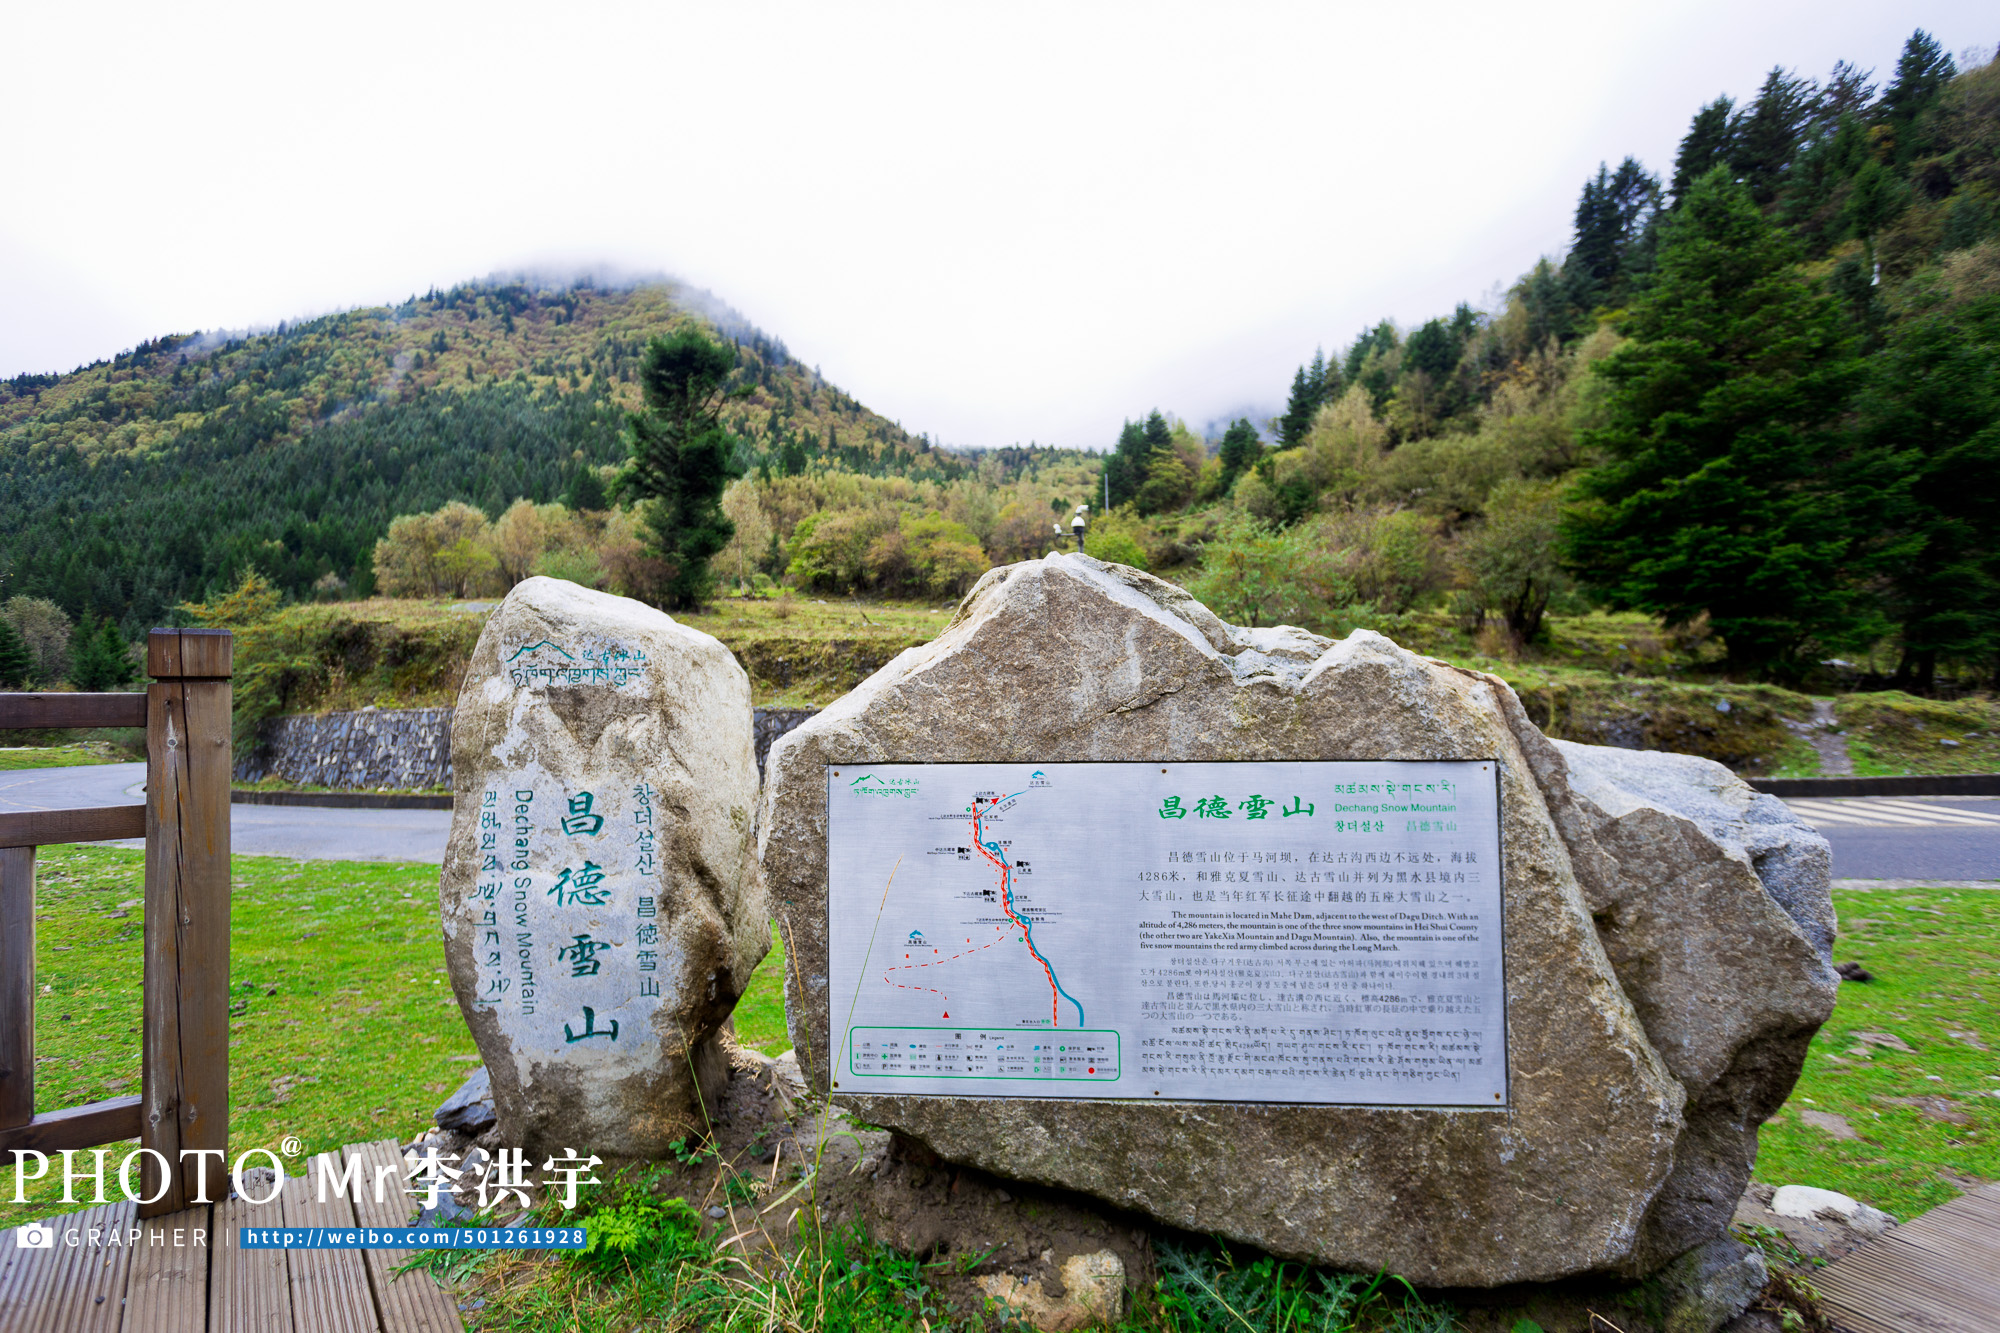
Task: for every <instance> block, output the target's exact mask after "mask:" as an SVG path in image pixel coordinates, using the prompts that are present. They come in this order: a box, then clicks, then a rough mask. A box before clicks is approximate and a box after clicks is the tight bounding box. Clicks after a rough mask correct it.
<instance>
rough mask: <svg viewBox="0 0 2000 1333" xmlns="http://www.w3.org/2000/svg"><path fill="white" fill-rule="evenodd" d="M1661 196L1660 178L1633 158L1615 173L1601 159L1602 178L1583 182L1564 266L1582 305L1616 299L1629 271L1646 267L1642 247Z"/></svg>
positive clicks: (1599, 176)
mask: <svg viewBox="0 0 2000 1333" xmlns="http://www.w3.org/2000/svg"><path fill="white" fill-rule="evenodd" d="M1659 195H1660V182H1659V178H1658V177H1656V176H1654V175H1653V174H1652V173H1651V172H1649V171H1647V170H1646V169H1645V168H1644V167H1642V166H1640V165H1639V163H1638V161H1637V160H1636V159H1634V158H1630V157H1628V158H1626V159H1625V160H1624V161H1623V162H1620V163H1619V164H1618V170H1617V171H1616V172H1613V171H1612V170H1611V169H1610V168H1609V167H1606V166H1605V165H1604V164H1602V163H1599V164H1598V167H1597V178H1596V179H1595V180H1590V181H1585V182H1584V184H1583V194H1582V196H1581V197H1580V198H1579V199H1578V200H1577V204H1576V226H1575V231H1574V233H1573V236H1572V240H1571V242H1570V252H1569V258H1568V259H1567V260H1566V261H1564V264H1563V268H1564V272H1565V275H1566V276H1568V277H1570V278H1571V280H1572V282H1573V284H1574V286H1575V288H1576V291H1577V295H1578V298H1579V304H1581V305H1585V306H1589V305H1596V304H1598V303H1601V302H1605V301H1611V300H1615V299H1617V297H1618V296H1620V295H1621V294H1622V293H1623V289H1624V287H1625V285H1626V283H1625V279H1626V278H1627V277H1628V270H1634V269H1643V267H1644V263H1643V262H1642V255H1641V251H1642V248H1643V246H1644V243H1645V239H1646V236H1647V232H1648V228H1649V227H1650V226H1651V224H1652V219H1653V214H1654V212H1655V211H1656V210H1657V208H1658V206H1659Z"/></svg>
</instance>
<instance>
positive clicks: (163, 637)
mask: <svg viewBox="0 0 2000 1333" xmlns="http://www.w3.org/2000/svg"><path fill="white" fill-rule="evenodd" d="M234 654H235V640H234V638H233V637H232V636H231V635H230V633H229V631H228V630H226V629H156V630H154V631H153V632H152V633H150V634H148V635H147V636H146V674H147V675H149V676H151V677H152V678H153V679H155V680H227V679H229V675H230V670H231V663H232V659H233V657H234Z"/></svg>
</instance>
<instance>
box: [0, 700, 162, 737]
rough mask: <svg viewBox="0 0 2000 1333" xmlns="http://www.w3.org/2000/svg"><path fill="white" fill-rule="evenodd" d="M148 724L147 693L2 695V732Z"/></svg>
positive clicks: (0, 719) (0, 706) (0, 705)
mask: <svg viewBox="0 0 2000 1333" xmlns="http://www.w3.org/2000/svg"><path fill="white" fill-rule="evenodd" d="M145 725H146V696H145V695H143V694H130V693H128V694H54V693H51V694H0V729H9V728H29V729H32V728H36V727H50V728H53V727H62V728H70V727H143V726H145Z"/></svg>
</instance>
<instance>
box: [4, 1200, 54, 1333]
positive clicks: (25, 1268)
mask: <svg viewBox="0 0 2000 1333" xmlns="http://www.w3.org/2000/svg"><path fill="white" fill-rule="evenodd" d="M51 1220H53V1221H57V1222H60V1221H62V1220H63V1219H62V1218H54V1219H51ZM19 1240H20V1236H19V1233H18V1232H17V1231H16V1230H15V1229H14V1228H13V1227H8V1228H6V1229H5V1230H0V1333H40V1329H41V1315H40V1311H41V1299H42V1293H43V1292H44V1291H46V1290H47V1289H48V1285H49V1283H50V1281H51V1280H52V1279H53V1278H54V1276H55V1271H56V1262H57V1259H58V1257H59V1256H60V1255H61V1254H62V1253H63V1252H62V1251H60V1250H24V1249H22V1248H20V1244H19Z"/></svg>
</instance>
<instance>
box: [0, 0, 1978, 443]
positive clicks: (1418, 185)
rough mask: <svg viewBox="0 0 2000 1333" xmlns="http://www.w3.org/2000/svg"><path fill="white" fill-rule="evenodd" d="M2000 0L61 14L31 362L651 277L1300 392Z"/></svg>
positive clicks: (964, 390) (1012, 406)
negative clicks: (1914, 39)
mask: <svg viewBox="0 0 2000 1333" xmlns="http://www.w3.org/2000/svg"><path fill="white" fill-rule="evenodd" d="M1919 25H1921V26H1923V27H1925V28H1927V29H1929V30H1930V31H1931V32H1932V33H1933V34H1935V35H1936V36H1937V37H1938V39H1939V40H1940V41H1941V42H1943V43H1944V44H1945V46H1946V47H1947V48H1948V49H1950V50H1952V51H1954V52H1957V51H1959V50H1961V49H1963V48H1965V47H1968V46H1972V45H1977V44H1991V43H1992V42H1993V41H1994V40H1995V39H1996V38H2000V20H1996V18H1995V15H1994V11H1993V10H1992V8H1990V6H1989V5H1987V4H1979V3H1971V2H1969V0H1927V2H1926V3H1921V4H1919V5H1916V6H1913V7H1912V8H1911V9H1907V10H1905V9H1903V8H1902V7H1901V6H1900V5H1890V4H1886V3H1880V2H1879V0H1878V2H1877V3H1873V4H1861V3H1850V2H1849V0H1812V2H1811V3H1803V2H1799V3H1794V2H1792V0H1785V2H1783V3H1756V2H1755V0H1748V2H1746V0H1695V2H1693V3H1684V4H1668V5H1617V4H1611V5H1607V4H1604V3H1603V2H1602V0H1589V2H1588V3H1581V2H1579V3H1558V2H1555V0H1544V2H1541V3H1534V4H1520V3H1517V4H1511V5H1495V4H1492V3H1490V2H1488V3H1418V4H1412V3H1401V4H1387V5H1385V4H1373V5H1368V6H1360V5H1342V4H1315V5H1279V4H1246V3H1240V2H1239V3H1222V2H1220V0H1216V2H1215V3H1210V4H1206V5H1198V6H1197V5H1179V4H1171V3H1162V0H1146V2H1145V3H1131V4H1110V3H1099V4H1091V3H1079V0H1067V2H1066V3H1059V4H1047V5H1044V4H1032V3H1008V4H1004V5H1003V4H988V5H970V4H954V3H945V4H940V3H937V2H936V0H928V2H926V3H918V4H907V5H904V4H886V3H873V4H845V5H843V4H828V3H813V4H798V5H789V4H776V3H773V4H755V5H752V4H737V5H732V4H715V3H712V2H711V3H704V4H700V5H680V4H662V3H652V4H626V3H595V4H590V3H585V4H578V3H571V4H564V5H551V4H547V3H537V4H532V5H524V4H514V5H509V4H493V3H480V4H476V5H475V4H453V5H444V4H411V3H408V0H400V2H399V3H393V4H377V3H347V4H342V5H337V6H336V5H272V4H269V3H268V2H265V3H258V4H254V5H250V4H246V5H235V6H231V5H214V4H201V3H196V4H189V5H160V4H156V3H148V4H145V5H109V6H105V5H93V6H78V5H54V4H43V5H33V6H27V5H24V6H20V7H18V8H16V9H14V10H13V11H11V12H10V14H9V17H8V20H7V29H8V31H7V38H6V54H5V67H6V75H5V77H4V78H0V126H4V127H5V130H6V134H5V138H6V142H7V148H8V157H9V162H8V166H7V168H6V170H5V173H4V176H0V180H4V182H5V183H4V185H0V375H11V374H14V373H17V372H20V371H43V370H67V369H70V368H72V367H74V366H76V365H78V364H80V363H83V362H87V361H90V360H93V359H95V358H97V357H100V356H106V355H109V354H111V353H114V352H116V351H119V350H121V349H123V348H127V347H130V346H132V345H133V344H134V343H136V342H138V341H139V340H141V339H143V338H148V337H153V336H156V335H158V334H162V333H167V332H182V331H189V330H193V329H197V328H200V329H213V328H241V327H245V326H253V325H268V324H272V323H275V322H276V321H278V320H280V319H295V318H297V317H299V316H302V315H309V314H316V313H322V312H325V311H328V310H333V309H338V308H342V307H347V306H354V305H370V304H377V303H381V302H385V301H389V300H395V299H400V298H402V297H403V296H406V295H408V294H410V293H411V292H413V291H422V290H423V289H425V288H427V287H429V286H431V285H433V284H436V285H439V286H446V285H449V284H451V283H453V282H456V281H461V280H464V279H468V278H476V277H480V276H483V275H485V274H488V273H491V272H493V271H495V270H500V269H508V268H515V267H520V266H534V267H538V268H542V269H551V268H564V267H567V266H571V265H603V264H609V265H615V266H618V267H620V268H624V269H628V270H634V269H636V270H665V271H668V272H671V273H674V274H677V275H680V276H682V277H684V278H686V279H688V280H690V281H692V282H695V283H697V284H699V285H702V286H705V287H708V288H710V289H711V290H713V291H714V292H715V293H716V294H717V295H718V296H720V297H722V298H723V299H724V300H726V301H728V302H729V303H730V304H732V305H734V306H736V307H737V308H738V309H740V310H742V311H743V312H744V314H746V315H747V316H749V318H750V319H752V320H753V321H754V322H756V323H757V324H759V325H760V326H762V327H763V328H764V329H765V330H766V331H767V332H770V333H772V334H775V335H777V336H779V337H781V338H783V339H784V340H785V341H786V342H787V343H788V344H789V345H790V347H791V349H792V351H793V353H794V354H795V355H797V356H799V357H800V358H801V359H803V360H805V361H806V362H808V363H817V364H818V365H819V366H820V367H821V369H822V370H823V371H824V373H825V374H826V375H827V376H828V377H829V378H831V379H832V380H833V381H835V382H836V383H838V384H840V385H842V386H843V387H844V388H846V389H847V390H848V391H850V392H852V393H853V394H855V395H856V396H857V397H859V398H860V399H861V400H862V401H863V402H865V403H867V404H868V405H869V406H871V407H873V408H875V409H876V410H878V411H881V412H883V413H884V414H886V415H888V416H890V417H893V418H895V419H897V420H899V421H901V422H902V423H903V425H904V426H906V427H908V428H909V429H911V430H913V431H916V430H927V431H929V432H931V433H932V434H933V435H934V436H937V437H941V438H942V439H944V440H945V441H947V442H949V443H954V444H973V445H994V444H1006V443H1011V442H1014V441H1021V442H1025V441H1027V440H1030V439H1035V440H1039V441H1041V442H1043V443H1049V442H1056V443H1060V444H1066V445H1085V446H1091V447H1102V446H1104V445H1107V444H1109V443H1110V442H1112V440H1113V439H1114V438H1115V436H1116V433H1117V429H1118V425H1119V422H1120V421H1121V420H1122V419H1123V418H1124V417H1127V416H1134V415H1138V414H1141V413H1143V412H1145V411H1147V410H1148V409H1150V408H1152V407H1155V406H1157V407H1160V408H1163V409H1165V410H1168V411H1171V412H1175V413H1178V414H1179V415H1181V416H1182V417H1184V418H1186V419H1187V420H1189V421H1190V422H1191V423H1193V424H1195V425H1196V426H1197V427H1199V426H1201V425H1202V424H1204V423H1205V422H1207V421H1209V420H1210V419H1212V418H1216V417H1220V416H1222V415H1224V414H1231V413H1234V412H1236V411H1238V410H1243V409H1258V410H1261V411H1263V412H1269V411H1271V410H1274V409H1275V408H1277V407H1278V406H1280V405H1281V404H1282V400H1283V395H1284V392H1285V389H1286V387H1287V386H1288V384H1289V382H1290V379H1291V374H1292V371H1293V369H1294V368H1295V367H1296V366H1297V364H1298V363H1299V362H1300V361H1302V360H1304V359H1306V358H1308V357H1310V356H1311V354H1312V351H1313V348H1314V346H1315V344H1320V343H1323V344H1325V345H1326V346H1327V347H1328V349H1329V350H1331V349H1332V348H1333V347H1334V346H1335V345H1336V344H1339V343H1342V342H1345V341H1346V340H1347V339H1348V338H1350V337H1351V336H1352V335H1353V334H1354V333H1355V331H1356V330H1357V329H1359V328H1360V327H1361V326H1362V325H1363V324H1365V323H1369V322H1372V321H1374V320H1376V319H1379V318H1381V317H1383V316H1385V315H1386V316H1389V317H1392V318H1395V319H1397V320H1399V321H1403V322H1405V323H1410V322H1417V321H1421V320H1423V319H1425V318H1428V317H1429V316H1431V315H1433V314H1437V313H1441V312H1445V311H1448V310H1449V309H1450V307H1451V306H1452V304H1453V303H1454V302H1456V301H1458V300H1461V299H1472V300H1475V301H1476V300H1478V299H1479V298H1480V297H1481V296H1482V295H1483V294H1484V293H1487V292H1488V291H1489V290H1490V289H1491V288H1492V287H1493V286H1494V284H1495V283H1496V282H1504V281H1511V280H1512V279H1513V278H1514V277H1515V276H1516V275H1517V274H1518V273H1519V272H1520V271H1521V270H1522V269H1524V268H1525V267H1527V266H1528V265H1529V264H1531V263H1532V262H1533V261H1534V259H1535V257H1536V256H1537V255H1538V254H1541V253H1545V252H1550V251H1554V250H1556V249H1558V248H1560V247H1561V246H1562V245H1563V244H1564V242H1565V240H1566V238H1567V232H1568V224H1569V218H1570V212H1571V209H1572V208H1573V206H1574V204H1575V200H1576V194H1577V191H1578V189H1579V187H1580V186H1581V184H1582V181H1583V179H1584V178H1585V176H1586V175H1588V174H1590V173H1591V172H1592V171H1594V170H1595V168H1596V166H1597V164H1598V162H1599V161H1600V160H1608V161H1610V162H1612V163H1613V164H1615V163H1616V162H1617V160H1618V159H1619V158H1620V157H1622V156H1623V155H1625V154H1627V153H1632V154H1635V155H1637V156H1638V157H1639V158H1640V159H1641V160H1642V161H1644V162H1645V163H1646V164H1647V165H1648V166H1649V167H1651V168H1653V169H1654V170H1656V171H1662V172H1664V171H1665V170H1666V169H1668V168H1670V166H1671V163H1672V157H1673V151H1674V146H1675V144H1676V143H1677V141H1678V140H1679V137H1680V135H1681V134H1682V133H1683V131H1684V130H1685V128H1686V125H1687V120H1688V117H1689V116H1690V115H1692V114H1693V112H1694V110H1695V109H1696V107H1697V106H1698V105H1700V104H1701V103H1702V102H1704V101H1706V100H1708V99H1710V98H1712V97H1714V96H1715V95H1716V94H1717V93H1722V92H1728V93H1730V94H1732V95H1735V96H1737V97H1738V98H1739V99H1740V98H1742V97H1745V96H1747V95H1749V94H1752V93H1754V91H1755V89H1756V86H1757V84H1758V82H1759V80H1760V79H1761V77H1762V75H1763V73H1764V71H1765V70H1766V69H1768V68H1769V67H1770V66H1771V65H1773V64H1783V65H1787V66H1791V67H1795V68H1797V69H1798V70H1800V71H1801V72H1803V73H1808V74H1811V75H1814V76H1823V75H1824V74H1825V72H1826V71H1827V69H1828V68H1829V67H1831V65H1832V64H1833V62H1834V61H1835V60H1836V59H1839V58H1842V57H1845V58H1847V59H1849V60H1853V61H1857V62H1859V63H1861V64H1863V65H1873V66H1875V67H1876V69H1877V70H1878V73H1880V74H1883V75H1886V73H1887V72H1888V70H1889V69H1890V68H1891V67H1893V65H1894V62H1895V57H1896V53H1897V51H1898V50H1899V48H1900V47H1901V44H1902V42H1903V40H1904V39H1905V38H1906V37H1907V36H1908V35H1909V33H1910V30H1911V28H1912V27H1915V26H1919Z"/></svg>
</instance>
